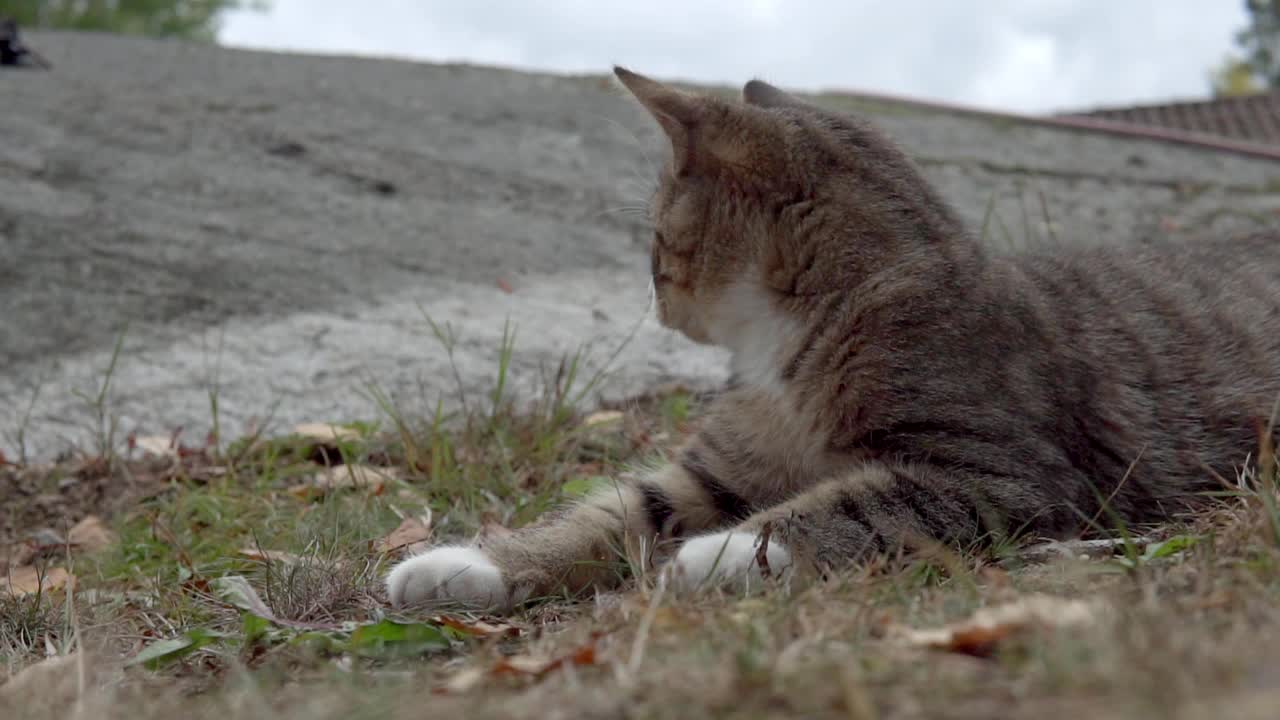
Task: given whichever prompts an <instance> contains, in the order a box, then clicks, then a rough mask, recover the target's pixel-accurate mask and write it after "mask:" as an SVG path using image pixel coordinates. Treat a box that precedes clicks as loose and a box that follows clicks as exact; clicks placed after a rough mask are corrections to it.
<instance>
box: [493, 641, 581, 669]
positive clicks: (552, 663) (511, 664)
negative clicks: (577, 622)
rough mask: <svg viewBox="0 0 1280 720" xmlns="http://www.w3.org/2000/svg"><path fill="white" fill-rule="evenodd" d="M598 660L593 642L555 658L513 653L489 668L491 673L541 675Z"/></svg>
mask: <svg viewBox="0 0 1280 720" xmlns="http://www.w3.org/2000/svg"><path fill="white" fill-rule="evenodd" d="M598 661H599V657H598V655H597V653H596V645H595V643H594V642H591V643H588V644H586V645H583V646H581V647H578V648H576V649H574V650H573V651H572V652H570V653H568V654H566V655H561V656H560V657H556V658H547V657H539V656H536V655H513V656H511V657H506V658H502V659H500V660H498V662H496V663H494V665H493V667H492V668H490V670H489V672H490V674H493V675H528V676H531V677H542V676H544V675H546V674H547V673H549V672H551V671H552V670H555V669H556V668H559V667H563V666H565V665H595V664H596V663H597V662H598Z"/></svg>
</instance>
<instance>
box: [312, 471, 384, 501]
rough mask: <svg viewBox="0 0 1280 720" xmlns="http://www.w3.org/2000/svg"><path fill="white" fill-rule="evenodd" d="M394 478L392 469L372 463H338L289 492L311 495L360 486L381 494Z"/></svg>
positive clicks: (359, 487)
mask: <svg viewBox="0 0 1280 720" xmlns="http://www.w3.org/2000/svg"><path fill="white" fill-rule="evenodd" d="M393 480H395V475H394V474H393V473H392V472H391V471H390V470H385V469H382V468H375V467H372V466H370V465H337V466H335V467H331V468H326V469H324V470H321V471H320V472H317V473H315V474H314V475H312V476H311V477H309V478H308V479H307V481H306V482H303V483H300V484H298V485H295V486H293V487H291V488H289V492H290V493H292V494H294V495H298V496H300V497H309V496H311V495H312V494H315V493H317V492H319V493H326V492H330V491H333V490H345V489H350V488H358V489H362V490H368V491H369V492H371V493H373V494H375V495H380V494H382V491H383V489H384V488H385V486H386V484H387V483H388V482H391V481H393Z"/></svg>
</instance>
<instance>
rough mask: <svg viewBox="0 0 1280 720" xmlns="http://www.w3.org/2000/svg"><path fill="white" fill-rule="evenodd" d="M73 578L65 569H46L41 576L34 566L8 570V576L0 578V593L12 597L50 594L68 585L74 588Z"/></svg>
mask: <svg viewBox="0 0 1280 720" xmlns="http://www.w3.org/2000/svg"><path fill="white" fill-rule="evenodd" d="M75 580H76V578H75V576H74V575H72V574H71V573H69V572H67V571H66V568H60V567H54V568H46V569H45V570H44V572H43V575H42V574H41V571H40V569H39V568H37V567H35V566H34V565H24V566H22V567H14V568H9V572H8V575H7V576H6V577H3V578H0V593H3V594H5V595H11V596H13V597H22V596H23V595H32V594H34V593H36V592H46V593H47V592H50V591H53V590H59V589H61V588H63V587H65V586H66V585H67V584H68V583H70V584H71V586H72V587H75Z"/></svg>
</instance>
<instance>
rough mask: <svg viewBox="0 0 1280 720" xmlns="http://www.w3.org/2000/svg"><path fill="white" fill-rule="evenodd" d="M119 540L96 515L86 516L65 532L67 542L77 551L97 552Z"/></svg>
mask: <svg viewBox="0 0 1280 720" xmlns="http://www.w3.org/2000/svg"><path fill="white" fill-rule="evenodd" d="M117 540H119V538H117V537H116V534H115V533H114V532H112V531H111V528H108V527H107V526H106V524H104V523H103V522H102V519H101V518H99V517H98V516H97V515H88V516H86V517H85V518H84V519H83V520H81V521H80V522H78V523H76V524H75V525H74V526H72V528H71V530H70V531H68V532H67V541H68V542H70V543H71V544H72V545H75V546H76V548H77V549H78V550H83V551H85V552H97V551H99V550H102V549H103V548H107V547H110V546H112V545H115V544H116V541H117Z"/></svg>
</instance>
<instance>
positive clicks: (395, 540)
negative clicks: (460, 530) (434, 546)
mask: <svg viewBox="0 0 1280 720" xmlns="http://www.w3.org/2000/svg"><path fill="white" fill-rule="evenodd" d="M429 539H431V511H430V510H427V512H426V514H425V515H422V516H421V517H407V518H405V519H404V520H401V521H400V526H399V527H397V528H396V529H395V530H392V531H391V533H390V534H388V535H387V536H386V537H384V538H382V539H381V540H379V541H378V545H377V551H378V552H383V553H386V552H392V551H393V550H399V549H401V548H404V549H405V551H406V552H409V553H415V552H418V551H419V550H422V549H425V547H426V542H427V540H429Z"/></svg>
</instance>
